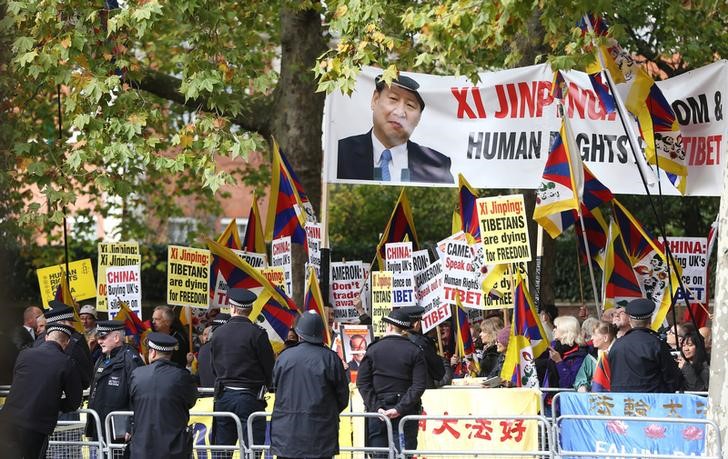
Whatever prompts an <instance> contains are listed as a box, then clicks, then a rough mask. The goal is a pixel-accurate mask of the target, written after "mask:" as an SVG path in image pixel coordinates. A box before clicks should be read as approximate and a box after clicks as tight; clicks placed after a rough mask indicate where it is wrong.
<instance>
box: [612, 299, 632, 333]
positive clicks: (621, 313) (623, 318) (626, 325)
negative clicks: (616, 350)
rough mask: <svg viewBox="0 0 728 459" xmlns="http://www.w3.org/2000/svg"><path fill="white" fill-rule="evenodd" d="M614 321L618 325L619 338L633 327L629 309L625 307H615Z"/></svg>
mask: <svg viewBox="0 0 728 459" xmlns="http://www.w3.org/2000/svg"><path fill="white" fill-rule="evenodd" d="M612 323H613V324H614V325H615V326H616V327H617V338H621V337H623V336H624V335H625V333H627V332H628V331H629V330H630V329H631V328H632V325H631V324H630V318H629V315H628V314H627V310H626V309H625V308H623V307H617V308H615V309H614V316H613V317H612Z"/></svg>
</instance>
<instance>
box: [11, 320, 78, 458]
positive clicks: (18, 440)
mask: <svg viewBox="0 0 728 459" xmlns="http://www.w3.org/2000/svg"><path fill="white" fill-rule="evenodd" d="M72 333H73V329H72V328H71V327H69V326H67V325H64V324H60V323H52V324H49V325H48V328H47V330H46V333H45V335H44V341H43V343H41V344H39V345H37V346H34V347H32V348H26V349H24V350H23V351H22V352H21V353H20V355H19V356H18V360H17V362H16V364H15V369H14V372H13V385H12V386H11V387H10V393H9V394H8V397H7V399H6V400H5V405H4V406H3V408H2V410H0V439H1V440H2V441H1V442H0V444H2V454H3V456H4V457H13V458H15V457H17V458H38V457H45V449H46V447H47V445H48V436H49V435H50V434H51V433H52V432H53V430H54V429H55V427H56V422H57V420H58V412H59V411H61V412H70V411H74V410H76V409H77V408H78V407H79V406H80V405H81V393H82V390H83V387H82V384H81V375H80V373H79V371H78V369H77V368H76V364H75V362H74V360H73V359H72V358H71V357H70V356H69V355H68V354H66V353H64V349H66V348H67V347H68V345H69V343H70V341H71V335H72Z"/></svg>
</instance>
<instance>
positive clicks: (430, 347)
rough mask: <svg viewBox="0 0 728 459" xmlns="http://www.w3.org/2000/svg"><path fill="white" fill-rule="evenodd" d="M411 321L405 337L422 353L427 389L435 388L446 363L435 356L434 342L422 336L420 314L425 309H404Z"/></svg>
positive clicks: (411, 307)
mask: <svg viewBox="0 0 728 459" xmlns="http://www.w3.org/2000/svg"><path fill="white" fill-rule="evenodd" d="M406 311H407V313H408V314H409V317H410V321H411V328H410V329H409V330H407V336H408V337H409V340H410V341H412V342H413V343H414V344H415V345H416V346H417V347H419V348H420V350H421V351H422V356H423V357H424V358H425V363H426V364H427V388H428V389H434V388H436V387H437V385H436V384H435V381H440V380H442V379H443V377H444V376H445V365H446V363H445V362H444V361H443V360H442V359H441V358H440V356H439V355H437V349H435V342H434V341H432V340H431V339H430V338H429V337H427V336H425V335H423V334H422V314H424V313H425V308H423V307H422V306H409V307H407V309H406Z"/></svg>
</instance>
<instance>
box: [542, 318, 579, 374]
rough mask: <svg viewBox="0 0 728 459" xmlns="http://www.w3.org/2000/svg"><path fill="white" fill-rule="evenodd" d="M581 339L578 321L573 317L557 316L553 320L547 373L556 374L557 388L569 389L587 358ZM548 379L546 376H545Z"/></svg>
mask: <svg viewBox="0 0 728 459" xmlns="http://www.w3.org/2000/svg"><path fill="white" fill-rule="evenodd" d="M583 344H584V341H583V340H582V337H581V326H580V325H579V320H578V319H577V318H576V317H574V316H559V317H557V318H556V319H555V320H554V340H553V342H552V343H551V346H550V347H549V358H550V359H551V361H552V362H553V366H551V365H550V368H549V371H553V370H554V369H555V371H556V372H557V373H558V377H559V385H558V387H563V388H570V387H572V386H573V384H574V381H575V380H576V375H577V373H578V372H579V369H580V368H581V365H582V363H583V362H584V359H585V358H586V356H587V354H588V353H587V351H586V347H584V346H583ZM547 377H548V376H547Z"/></svg>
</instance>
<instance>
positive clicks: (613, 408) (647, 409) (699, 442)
mask: <svg viewBox="0 0 728 459" xmlns="http://www.w3.org/2000/svg"><path fill="white" fill-rule="evenodd" d="M560 401H561V403H560V412H561V414H562V415H564V414H575V415H590V416H630V417H634V419H635V420H634V421H632V420H628V421H614V420H610V421H604V420H598V419H589V420H564V421H562V422H561V423H560V425H559V430H560V431H561V445H562V448H563V449H565V450H569V451H580V452H585V453H589V452H594V453H622V454H630V453H633V454H634V455H635V456H636V457H643V456H644V455H645V454H648V455H653V454H669V455H678V456H701V455H703V454H705V446H706V435H705V425H703V424H694V423H693V424H689V423H671V422H665V423H661V422H659V421H640V420H639V419H640V417H650V418H692V419H705V416H706V412H707V403H708V401H707V400H706V399H705V398H704V397H700V396H697V395H692V394H654V393H649V394H646V393H633V394H621V393H592V394H590V393H575V392H571V393H569V392H562V393H561V394H560Z"/></svg>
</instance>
